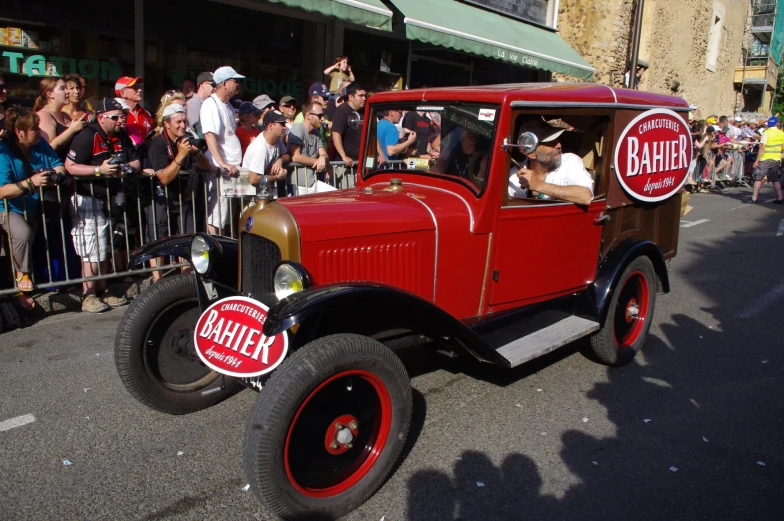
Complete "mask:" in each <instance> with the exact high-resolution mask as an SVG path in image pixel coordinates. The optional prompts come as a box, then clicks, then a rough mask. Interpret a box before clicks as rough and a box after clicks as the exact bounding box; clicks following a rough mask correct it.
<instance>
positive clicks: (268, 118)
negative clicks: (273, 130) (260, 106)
mask: <svg viewBox="0 0 784 521" xmlns="http://www.w3.org/2000/svg"><path fill="white" fill-rule="evenodd" d="M285 122H286V116H284V115H283V113H282V112H280V111H277V110H270V111H268V112H266V113H265V114H264V119H263V120H262V122H261V125H262V126H263V127H266V126H267V125H269V124H270V123H285Z"/></svg>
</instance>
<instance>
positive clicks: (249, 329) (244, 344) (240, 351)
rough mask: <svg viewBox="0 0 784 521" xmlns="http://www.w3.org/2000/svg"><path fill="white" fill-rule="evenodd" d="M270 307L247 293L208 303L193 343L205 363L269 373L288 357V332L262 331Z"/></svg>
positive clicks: (232, 372) (241, 373) (242, 373)
mask: <svg viewBox="0 0 784 521" xmlns="http://www.w3.org/2000/svg"><path fill="white" fill-rule="evenodd" d="M267 311H269V308H268V307H267V306H265V305H264V304H262V303H261V302H258V301H256V300H253V299H250V298H248V297H239V296H238V297H229V298H225V299H222V300H219V301H218V302H216V303H214V304H213V305H211V306H210V307H208V308H207V309H206V310H205V311H204V313H202V315H201V316H200V317H199V320H198V321H197V322H196V327H195V329H194V331H193V344H194V346H195V348H196V353H197V354H198V355H199V358H200V359H201V361H202V362H204V364H205V365H206V366H207V367H209V368H210V369H213V370H215V371H217V372H219V373H222V374H226V375H229V376H236V377H252V376H259V375H262V374H264V373H268V372H270V371H272V370H273V369H275V368H276V367H277V366H278V365H280V363H281V362H282V361H283V359H284V358H286V353H287V352H288V347H289V341H288V336H287V335H286V332H285V331H284V332H283V333H280V334H278V335H275V336H273V337H267V336H265V335H264V333H262V328H263V326H264V321H265V320H266V319H267Z"/></svg>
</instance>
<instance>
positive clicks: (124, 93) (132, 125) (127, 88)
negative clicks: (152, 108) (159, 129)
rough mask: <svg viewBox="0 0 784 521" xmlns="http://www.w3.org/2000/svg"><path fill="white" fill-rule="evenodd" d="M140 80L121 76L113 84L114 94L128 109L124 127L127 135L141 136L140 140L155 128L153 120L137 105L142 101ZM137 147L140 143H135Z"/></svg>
mask: <svg viewBox="0 0 784 521" xmlns="http://www.w3.org/2000/svg"><path fill="white" fill-rule="evenodd" d="M142 83H144V80H143V79H142V78H131V77H129V76H123V77H122V78H120V79H119V80H117V83H115V84H114V93H115V94H117V96H119V97H120V98H122V99H123V101H125V103H126V104H127V105H128V107H130V110H129V111H128V122H127V123H126V127H127V129H128V134H130V135H132V136H133V135H141V136H142V139H144V138H145V137H147V134H149V133H150V132H152V129H153V128H155V120H154V119H153V118H152V115H151V114H150V113H149V112H147V111H146V110H145V109H144V107H142V106H141V105H140V104H139V103H140V102H141V101H142ZM134 144H135V145H137V146H138V145H139V144H140V143H135V142H134Z"/></svg>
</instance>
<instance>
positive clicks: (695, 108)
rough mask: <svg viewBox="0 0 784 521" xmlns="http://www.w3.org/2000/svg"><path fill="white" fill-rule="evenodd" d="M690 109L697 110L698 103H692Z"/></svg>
mask: <svg viewBox="0 0 784 521" xmlns="http://www.w3.org/2000/svg"><path fill="white" fill-rule="evenodd" d="M689 110H697V104H696V103H692V104H691V105H689Z"/></svg>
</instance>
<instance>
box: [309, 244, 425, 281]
mask: <svg viewBox="0 0 784 521" xmlns="http://www.w3.org/2000/svg"><path fill="white" fill-rule="evenodd" d="M421 255H422V250H421V247H420V245H419V243H417V242H400V243H393V244H378V245H368V246H357V247H350V248H334V249H325V250H322V251H321V252H320V253H319V262H320V264H321V270H320V272H321V273H322V274H323V275H324V282H325V283H328V282H343V281H369V282H381V283H384V284H390V285H392V286H397V287H399V288H403V289H405V290H408V291H411V292H412V293H419V292H420V291H421V289H422V280H421V279H422V276H421V270H420V269H419V267H420V266H421V265H422V264H421V262H422V259H421Z"/></svg>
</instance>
